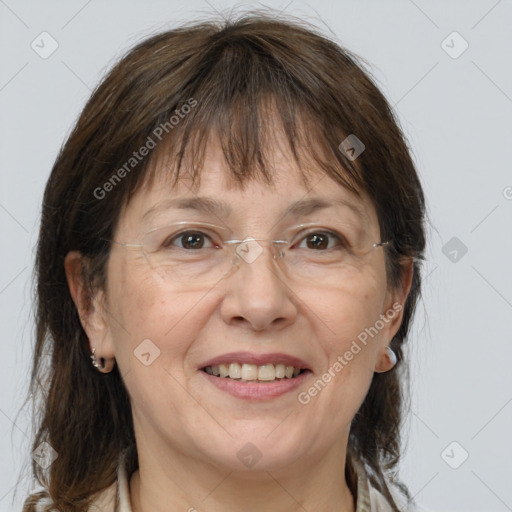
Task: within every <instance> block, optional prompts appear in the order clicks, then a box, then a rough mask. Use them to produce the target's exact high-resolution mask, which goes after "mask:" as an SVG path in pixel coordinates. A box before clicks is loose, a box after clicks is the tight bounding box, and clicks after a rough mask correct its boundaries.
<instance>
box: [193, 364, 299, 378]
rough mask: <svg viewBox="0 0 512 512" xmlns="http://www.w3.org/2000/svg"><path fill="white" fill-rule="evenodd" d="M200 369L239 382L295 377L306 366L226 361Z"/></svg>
mask: <svg viewBox="0 0 512 512" xmlns="http://www.w3.org/2000/svg"><path fill="white" fill-rule="evenodd" d="M202 371H204V372H206V373H207V374H209V375H213V376H214V377H220V378H226V379H231V380H236V381H239V382H275V381H279V380H284V379H295V378H297V377H298V376H299V375H301V374H302V373H304V372H307V371H309V370H308V369H306V368H298V367H295V366H292V365H285V364H283V363H276V364H272V363H268V364H264V365H256V364H251V363H242V364H240V363H236V362H233V363H228V364H215V365H211V366H205V367H204V368H202Z"/></svg>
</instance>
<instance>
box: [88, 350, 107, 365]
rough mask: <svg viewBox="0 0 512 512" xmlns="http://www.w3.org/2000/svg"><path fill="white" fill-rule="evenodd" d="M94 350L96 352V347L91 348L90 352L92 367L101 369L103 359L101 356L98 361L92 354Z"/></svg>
mask: <svg viewBox="0 0 512 512" xmlns="http://www.w3.org/2000/svg"><path fill="white" fill-rule="evenodd" d="M94 352H96V347H94V348H93V349H92V353H91V360H92V365H93V366H94V368H98V369H100V370H103V369H104V368H105V363H104V360H103V358H102V357H101V358H100V360H99V361H98V358H97V357H96V356H95V355H94Z"/></svg>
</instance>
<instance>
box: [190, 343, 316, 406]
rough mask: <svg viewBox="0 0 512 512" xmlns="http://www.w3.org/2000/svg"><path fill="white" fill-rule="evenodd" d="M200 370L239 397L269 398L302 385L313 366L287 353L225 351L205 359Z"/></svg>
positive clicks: (209, 380) (207, 378) (209, 379)
mask: <svg viewBox="0 0 512 512" xmlns="http://www.w3.org/2000/svg"><path fill="white" fill-rule="evenodd" d="M198 370H200V372H201V373H202V374H203V375H204V376H205V378H206V381H207V382H209V383H210V384H213V385H214V386H215V387H216V388H218V389H220V390H221V391H224V392H226V393H229V394H230V395H232V396H234V397H236V398H242V399H245V400H269V399H272V398H275V397H278V396H280V395H283V394H285V393H288V392H290V391H292V390H294V389H296V388H297V387H298V386H300V385H301V384H302V383H303V382H304V381H305V380H306V379H307V378H308V377H309V376H310V375H312V374H313V372H312V370H311V368H309V366H308V365H307V364H306V363H305V362H304V361H302V360H301V359H298V358H296V357H293V356H289V355H287V354H252V353H249V352H243V353H242V352H240V353H232V354H225V355H223V356H219V357H216V358H214V359H211V360H209V361H205V363H203V364H202V365H201V366H200V367H199V368H198Z"/></svg>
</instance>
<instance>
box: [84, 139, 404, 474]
mask: <svg viewBox="0 0 512 512" xmlns="http://www.w3.org/2000/svg"><path fill="white" fill-rule="evenodd" d="M292 162H293V158H291V156H290V155H289V154H287V153H286V151H282V152H281V151H277V150H276V152H275V154H274V168H275V172H276V174H275V186H274V187H270V186H269V185H267V184H263V183H259V182H256V181H253V182H250V183H248V184H246V186H245V188H244V189H241V188H240V187H237V186H236V185H235V184H234V183H233V182H232V181H231V180H230V178H229V177H228V171H227V168H226V166H225V162H224V160H223V158H222V153H221V151H220V149H219V145H218V144H215V143H212V144H210V145H209V146H208V149H207V153H206V159H205V164H204V170H203V172H202V175H201V183H200V186H199V187H198V188H197V189H195V190H192V189H191V188H190V185H189V184H188V183H187V181H186V180H184V181H181V182H180V183H179V184H178V185H177V186H176V187H175V188H174V189H172V190H171V189H170V188H169V185H168V184H166V181H165V180H164V179H161V180H157V181H155V183H154V184H153V186H152V187H151V188H147V189H146V190H141V191H139V192H138V194H137V195H135V196H134V198H133V199H132V200H131V202H130V203H129V205H128V206H127V208H126V209H125V210H124V211H123V213H122V216H121V219H120V223H119V225H118V228H117V231H116V233H115V240H116V241H122V242H135V243H136V242H138V241H140V240H141V236H142V234H143V233H145V232H147V231H148V230H151V229H152V228H155V227H158V226H161V225H165V224H169V223H172V222H176V221H183V220H186V221H193V222H201V223H206V222H207V223H213V224H216V225H221V226H223V227H224V228H226V229H228V230H229V236H228V237H229V238H231V239H236V238H237V239H243V238H245V237H246V236H252V237H254V238H264V239H268V238H273V239H275V238H279V236H280V233H281V232H284V231H285V230H286V229H287V228H289V227H290V226H292V227H293V226H295V225H297V224H298V223H299V222H303V223H307V222H314V223H315V224H316V225H318V226H319V227H321V228H324V229H330V230H337V231H340V232H342V233H343V230H345V234H348V235H349V236H353V237H356V238H357V237H358V236H359V237H361V240H367V241H370V242H380V241H381V240H380V233H379V224H378V220H377V216H376V213H375V209H374V207H373V206H372V203H371V201H370V200H369V199H368V198H367V197H365V196H362V197H357V196H355V195H353V194H352V193H350V192H349V191H348V190H347V189H346V188H344V187H342V186H341V185H340V184H338V183H336V182H334V181H332V180H331V179H330V178H329V177H327V176H325V175H322V174H320V172H319V173H318V174H317V175H316V176H314V177H313V178H312V181H311V186H310V188H309V190H308V189H307V188H306V187H305V185H304V183H303V181H302V179H301V177H300V174H299V170H298V169H297V168H296V167H295V166H294V165H292ZM197 196H201V197H208V198H212V199H216V200H219V201H220V200H221V201H222V202H224V203H226V205H228V206H229V207H231V213H229V214H228V213H227V212H222V213H221V212H217V213H216V215H213V214H212V213H211V212H208V211H206V212H204V211H199V210H192V209H187V210H181V209H176V208H171V207H169V205H167V206H164V207H163V208H160V209H158V208H157V213H156V214H153V215H146V217H145V214H146V213H147V212H148V211H149V210H150V209H152V208H153V207H155V205H165V204H166V201H167V202H168V200H169V199H175V198H190V197H197ZM312 198H318V199H321V200H324V201H326V202H330V203H333V204H334V206H331V207H328V208H320V209H317V210H315V211H312V212H309V213H308V212H307V211H302V212H301V213H300V214H297V212H295V214H294V215H293V216H292V217H289V216H285V215H284V212H285V210H286V209H287V208H288V207H289V206H290V205H291V204H292V203H295V202H297V201H300V200H304V199H312ZM349 205H352V207H351V206H349ZM143 217H144V219H143ZM212 231H213V233H212V237H213V236H217V233H216V232H215V229H213V230H212ZM220 236H221V234H219V237H220ZM330 243H334V242H332V241H331V242H330ZM303 245H304V244H303ZM370 245H371V244H370ZM262 247H263V248H264V251H263V252H262V253H261V255H260V256H259V257H258V258H257V259H255V260H254V261H252V262H250V263H249V262H247V261H245V260H244V261H241V262H240V263H239V264H238V265H236V266H234V267H232V269H231V270H230V272H228V273H227V274H225V275H224V277H223V279H221V280H218V281H217V282H216V283H213V284H211V283H208V285H207V286H204V283H205V282H207V280H205V281H203V285H201V282H200V281H199V282H198V281H197V280H194V281H193V282H192V281H187V280H186V279H181V280H180V279H174V280H173V279H172V272H171V273H169V270H168V269H163V270H162V269H161V268H159V269H158V268H155V266H154V265H152V264H151V262H150V261H149V260H148V258H147V257H146V255H145V254H144V252H143V251H142V250H139V248H133V247H131V248H128V247H124V246H116V245H115V244H114V247H113V249H112V252H111V256H110V259H109V262H108V268H107V285H106V289H105V290H104V292H101V293H100V295H99V301H98V304H103V305H104V308H103V309H101V308H98V309H97V310H96V312H95V313H94V315H95V317H94V318H93V321H92V322H91V323H90V324H88V325H87V326H86V330H88V335H89V338H90V341H91V346H96V347H97V350H99V351H100V353H101V355H102V356H103V357H115V360H116V364H117V365H118V367H119V369H120V371H121V373H122V375H123V379H124V381H125V384H126V387H127V389H128V392H129V395H130V398H131V405H132V411H133V416H134V422H135V430H136V436H137V442H138V445H142V444H144V446H145V448H146V449H148V450H151V449H154V450H158V451H160V452H161V453H169V454H175V455H176V454H178V453H179V454H181V455H182V456H184V457H185V456H186V457H187V458H188V460H196V461H199V462H201V463H205V462H207V463H211V464H214V465H216V466H220V467H222V468H225V469H229V470H240V469H244V464H245V467H246V468H247V467H250V462H248V461H249V460H250V459H248V458H247V457H249V458H250V457H251V456H252V457H256V459H257V458H259V457H260V455H261V459H260V460H259V461H258V465H257V468H258V469H266V470H273V469H278V468H286V467H287V466H291V465H293V463H294V462H296V461H297V460H299V459H302V460H303V461H304V460H306V461H310V462H311V463H314V461H318V460H321V459H322V457H324V456H325V454H326V453H329V452H330V451H334V452H337V453H343V450H344V449H345V447H346V443H347V436H348V431H349V427H350V422H351V420H352V419H353V417H354V415H355V413H356V412H357V410H358V408H359V407H360V405H361V403H362V401H363V400H364V397H365V395H366V393H367V391H368V388H369V386H370V383H371V379H372V377H373V373H374V371H375V370H376V369H377V368H379V367H381V366H382V365H383V364H385V359H384V350H385V347H386V346H387V344H388V343H389V341H390V340H391V338H392V337H393V335H394V334H395V333H396V331H397V329H398V327H399V323H400V320H401V313H400V306H397V302H398V304H403V299H404V290H391V289H389V287H388V286H387V281H386V271H385V259H384V249H383V248H382V247H378V248H376V249H374V250H373V251H371V253H370V255H369V256H368V257H366V258H365V259H364V261H362V262H361V264H360V265H359V266H354V265H352V266H348V267H347V268H346V269H345V270H343V271H342V273H341V274H340V275H342V276H344V278H343V279H339V278H338V277H336V276H334V275H331V277H333V278H327V279H307V278H303V277H300V278H299V277H297V274H294V273H293V271H288V270H287V269H286V268H284V267H281V266H280V265H281V263H280V262H279V260H277V261H276V260H274V259H273V257H272V256H273V254H274V253H273V252H272V250H271V249H270V247H271V246H267V245H266V244H265V243H262ZM290 250H293V248H292V249H290ZM285 257H286V256H285ZM283 268H284V270H283ZM323 271H324V272H328V270H327V269H324V270H323ZM299 274H300V272H299ZM300 275H301V276H302V274H300ZM394 305H395V306H394ZM393 306H394V307H393ZM365 329H366V331H365ZM372 329H373V330H372ZM369 332H370V333H371V335H370V334H368V333H369ZM363 333H366V336H365V335H364V334H363ZM221 363H222V364H226V365H227V368H228V369H230V371H233V372H235V374H236V372H237V371H238V369H237V366H236V365H235V366H233V367H231V366H230V363H239V364H243V363H245V364H247V365H248V366H246V367H245V369H244V367H243V366H240V371H243V372H247V373H244V375H245V376H247V378H249V379H250V378H254V375H255V373H254V372H256V374H257V375H259V377H261V379H262V380H261V381H258V382H255V381H253V382H241V381H239V380H235V379H231V378H230V377H231V376H232V375H233V374H231V373H230V377H220V376H216V375H212V373H218V372H219V371H221V370H219V368H221V367H219V365H220V364H221ZM269 365H270V366H269ZM287 366H293V367H294V368H300V369H302V370H303V371H302V372H301V373H300V374H299V375H298V376H297V377H295V378H287V377H286V376H284V378H281V377H279V375H281V374H282V372H283V371H284V372H285V373H286V372H287V371H291V370H287V369H286V367H287ZM210 368H211V371H210ZM262 368H263V369H262ZM224 371H226V370H224ZM276 371H277V373H278V377H279V378H278V379H277V380H273V381H272V380H268V381H266V380H264V379H272V377H273V375H274V373H275V372H276ZM258 372H263V373H258ZM268 372H270V373H268ZM273 372H274V373H273ZM251 375H252V377H250V376H251ZM233 376H234V375H233ZM248 443H250V444H248ZM138 447H139V448H140V446H138ZM333 449H334V450H333ZM337 449H339V450H341V451H338V450H337ZM256 459H255V460H256Z"/></svg>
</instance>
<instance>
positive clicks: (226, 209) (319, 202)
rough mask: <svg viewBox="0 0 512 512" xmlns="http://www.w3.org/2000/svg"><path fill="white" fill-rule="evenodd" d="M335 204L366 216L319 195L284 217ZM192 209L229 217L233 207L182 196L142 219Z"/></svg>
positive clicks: (295, 206)
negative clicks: (171, 211) (171, 210)
mask: <svg viewBox="0 0 512 512" xmlns="http://www.w3.org/2000/svg"><path fill="white" fill-rule="evenodd" d="M334 206H345V207H348V208H350V209H351V210H352V211H354V212H355V213H356V214H357V215H358V216H360V217H366V214H365V211H364V209H363V208H362V207H360V206H359V205H357V204H355V203H352V202H350V201H347V200H345V199H338V200H335V201H330V200H326V199H322V198H319V197H313V198H307V199H299V200H298V201H295V202H294V203H292V204H290V205H288V207H287V208H286V210H285V211H284V213H283V217H284V218H287V217H300V216H302V215H310V214H311V213H314V212H316V211H318V210H323V209H326V208H332V207H334ZM170 209H177V210H191V211H198V212H203V213H210V214H211V213H213V214H214V215H216V216H218V217H229V215H230V214H231V213H232V211H233V208H232V207H231V206H230V205H229V204H227V203H224V202H222V201H219V200H217V199H213V198H211V197H205V196H194V197H180V198H174V199H168V200H165V201H161V202H159V203H157V204H156V205H154V206H153V207H152V208H150V209H149V210H148V211H147V212H146V213H145V214H144V215H143V217H142V221H148V220H150V219H151V218H152V217H154V216H155V215H156V214H158V213H160V212H162V211H166V210H170Z"/></svg>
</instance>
